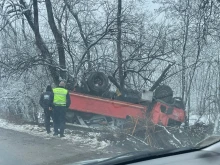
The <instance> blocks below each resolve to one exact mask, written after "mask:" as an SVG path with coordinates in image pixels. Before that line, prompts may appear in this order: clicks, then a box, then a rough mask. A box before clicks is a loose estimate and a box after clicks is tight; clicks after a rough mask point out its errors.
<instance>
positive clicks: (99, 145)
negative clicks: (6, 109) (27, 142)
mask: <svg viewBox="0 0 220 165" xmlns="http://www.w3.org/2000/svg"><path fill="white" fill-rule="evenodd" d="M0 127H1V128H4V129H10V130H14V131H18V132H23V133H28V134H30V135H33V136H39V137H43V138H45V139H47V140H49V139H52V138H56V137H54V136H53V135H52V134H47V133H46V131H45V128H43V127H38V126H36V125H28V124H25V125H16V124H13V123H9V122H7V121H6V120H4V119H0ZM65 131H66V132H69V133H67V134H65V137H64V138H61V140H68V141H70V142H72V143H76V144H80V146H79V147H81V146H82V147H83V146H90V148H92V149H95V150H97V149H99V150H101V149H104V148H106V147H107V146H109V145H110V141H98V139H97V137H98V136H100V133H94V132H89V133H88V134H85V133H84V134H82V135H80V134H76V133H74V131H73V130H69V129H66V130H65Z"/></svg>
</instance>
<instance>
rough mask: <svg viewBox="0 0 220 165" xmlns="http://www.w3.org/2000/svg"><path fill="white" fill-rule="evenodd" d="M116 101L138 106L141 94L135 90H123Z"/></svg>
mask: <svg viewBox="0 0 220 165" xmlns="http://www.w3.org/2000/svg"><path fill="white" fill-rule="evenodd" d="M116 100H120V101H125V102H129V103H135V104H138V103H139V102H140V100H141V94H140V93H139V92H138V91H135V90H127V89H126V90H123V91H122V92H121V95H120V96H118V97H117V98H116Z"/></svg>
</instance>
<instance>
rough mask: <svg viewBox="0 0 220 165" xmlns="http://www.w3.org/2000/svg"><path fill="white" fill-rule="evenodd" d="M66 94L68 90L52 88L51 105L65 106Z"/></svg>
mask: <svg viewBox="0 0 220 165" xmlns="http://www.w3.org/2000/svg"><path fill="white" fill-rule="evenodd" d="M67 93H68V90H66V89H64V88H59V87H58V88H54V89H53V94H54V98H53V104H54V105H55V106H66V95H67Z"/></svg>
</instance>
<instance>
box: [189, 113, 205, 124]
mask: <svg viewBox="0 0 220 165" xmlns="http://www.w3.org/2000/svg"><path fill="white" fill-rule="evenodd" d="M196 122H202V123H205V124H208V123H209V116H208V115H203V116H200V115H196V114H191V115H190V117H189V125H194V124H195V123H196Z"/></svg>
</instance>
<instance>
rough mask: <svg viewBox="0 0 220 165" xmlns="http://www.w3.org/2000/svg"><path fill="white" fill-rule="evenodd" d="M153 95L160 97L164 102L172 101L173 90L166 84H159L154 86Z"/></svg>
mask: <svg viewBox="0 0 220 165" xmlns="http://www.w3.org/2000/svg"><path fill="white" fill-rule="evenodd" d="M154 97H155V98H156V99H160V100H162V101H164V102H166V103H172V101H173V90H172V89H171V88H170V87H169V86H168V85H161V86H159V87H157V88H156V90H155V92H154Z"/></svg>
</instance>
